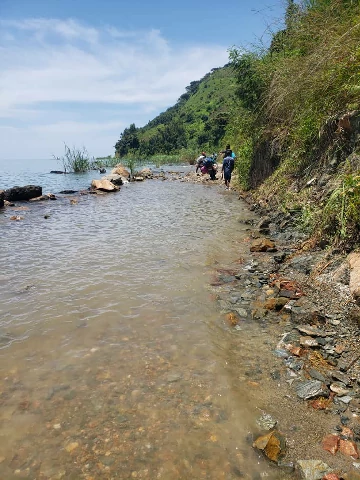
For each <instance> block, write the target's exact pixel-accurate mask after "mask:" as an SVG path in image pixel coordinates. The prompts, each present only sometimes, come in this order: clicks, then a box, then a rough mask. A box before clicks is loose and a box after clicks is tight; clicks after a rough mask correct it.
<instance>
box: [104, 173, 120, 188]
mask: <svg viewBox="0 0 360 480" xmlns="http://www.w3.org/2000/svg"><path fill="white" fill-rule="evenodd" d="M102 180H109V182H111V183H113V184H114V185H118V186H121V185H123V184H124V182H123V179H122V176H121V175H106V176H105V177H102Z"/></svg>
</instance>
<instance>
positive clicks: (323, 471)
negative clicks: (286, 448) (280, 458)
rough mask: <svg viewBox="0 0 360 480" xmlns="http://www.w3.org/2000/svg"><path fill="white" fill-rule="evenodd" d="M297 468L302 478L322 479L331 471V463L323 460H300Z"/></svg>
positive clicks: (306, 479) (309, 479)
mask: <svg viewBox="0 0 360 480" xmlns="http://www.w3.org/2000/svg"><path fill="white" fill-rule="evenodd" d="M296 470H297V471H298V472H299V475H300V478H302V479H304V480H321V479H322V478H323V477H324V476H325V475H327V474H329V473H331V469H330V467H329V465H327V464H326V463H324V462H322V461H321V460H298V461H297V462H296Z"/></svg>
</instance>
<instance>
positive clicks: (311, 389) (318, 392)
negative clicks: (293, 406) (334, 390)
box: [295, 380, 329, 400]
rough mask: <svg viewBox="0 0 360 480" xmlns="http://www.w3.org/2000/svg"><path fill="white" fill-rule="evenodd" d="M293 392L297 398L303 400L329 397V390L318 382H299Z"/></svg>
mask: <svg viewBox="0 0 360 480" xmlns="http://www.w3.org/2000/svg"><path fill="white" fill-rule="evenodd" d="M295 390H296V394H297V396H298V397H299V398H302V399H303V400H308V399H310V398H315V397H328V396H329V390H328V389H327V387H326V386H325V385H324V384H323V383H322V382H320V381H319V380H307V381H305V382H299V383H298V384H297V385H296V387H295Z"/></svg>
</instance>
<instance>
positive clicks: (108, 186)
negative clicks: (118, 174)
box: [91, 179, 120, 192]
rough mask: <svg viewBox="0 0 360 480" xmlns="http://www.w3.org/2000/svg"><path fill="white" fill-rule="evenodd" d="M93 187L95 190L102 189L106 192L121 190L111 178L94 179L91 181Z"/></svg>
mask: <svg viewBox="0 0 360 480" xmlns="http://www.w3.org/2000/svg"><path fill="white" fill-rule="evenodd" d="M91 187H92V188H94V189H95V190H102V191H104V192H117V191H118V190H120V187H118V186H117V185H114V184H113V183H111V182H110V181H109V180H106V179H101V180H93V181H92V182H91Z"/></svg>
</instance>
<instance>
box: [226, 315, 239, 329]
mask: <svg viewBox="0 0 360 480" xmlns="http://www.w3.org/2000/svg"><path fill="white" fill-rule="evenodd" d="M225 317H226V321H227V323H228V324H229V325H230V326H231V327H235V325H238V324H239V322H240V316H239V314H238V313H237V312H229V313H227V314H226V316H225Z"/></svg>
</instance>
